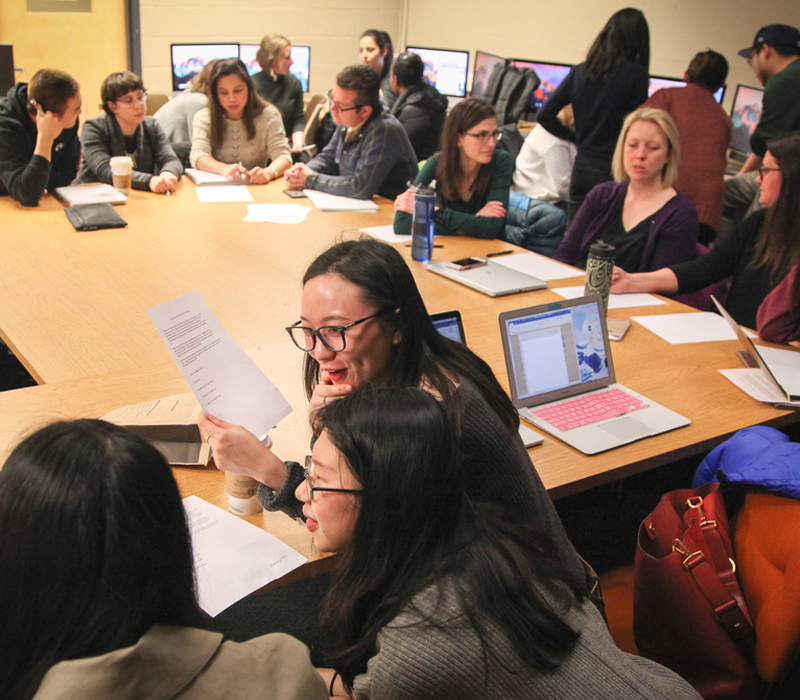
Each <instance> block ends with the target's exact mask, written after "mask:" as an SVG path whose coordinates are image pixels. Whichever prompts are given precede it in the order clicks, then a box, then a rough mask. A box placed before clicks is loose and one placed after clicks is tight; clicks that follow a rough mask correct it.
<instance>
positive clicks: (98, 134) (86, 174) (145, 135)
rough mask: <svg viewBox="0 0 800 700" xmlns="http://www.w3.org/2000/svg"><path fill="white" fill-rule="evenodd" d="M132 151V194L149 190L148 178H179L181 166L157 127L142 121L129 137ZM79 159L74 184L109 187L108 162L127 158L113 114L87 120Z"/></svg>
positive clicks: (150, 122)
mask: <svg viewBox="0 0 800 700" xmlns="http://www.w3.org/2000/svg"><path fill="white" fill-rule="evenodd" d="M133 138H134V141H135V143H136V150H135V151H134V153H133V177H132V185H133V189H135V190H145V191H147V190H149V189H150V178H152V177H153V176H155V175H160V174H161V173H162V172H164V171H165V170H166V171H167V172H171V173H172V174H173V175H175V176H176V177H178V178H180V176H181V175H183V165H181V161H180V159H179V158H178V156H177V155H175V151H174V150H172V146H171V145H170V142H169V140H168V139H167V137H166V135H165V134H164V131H163V130H162V129H161V126H160V125H159V123H158V122H157V121H156V120H155V119H154V118H153V117H145V118H144V121H142V123H141V124H140V125H139V126H138V127H136V132H135V133H134V135H133ZM81 142H82V143H83V158H82V159H81V169H80V172H79V173H78V177H77V178H75V183H76V184H80V183H84V182H105V183H106V184H109V185H110V184H112V182H113V178H112V175H111V158H112V157H114V156H124V155H128V152H127V149H126V148H125V138H124V137H123V135H122V131H121V130H120V127H119V122H118V121H117V118H116V117H115V116H114V115H113V114H103V115H101V116H99V117H95V118H94V119H90V120H89V121H87V122H86V123H85V124H84V125H83V131H82V132H81Z"/></svg>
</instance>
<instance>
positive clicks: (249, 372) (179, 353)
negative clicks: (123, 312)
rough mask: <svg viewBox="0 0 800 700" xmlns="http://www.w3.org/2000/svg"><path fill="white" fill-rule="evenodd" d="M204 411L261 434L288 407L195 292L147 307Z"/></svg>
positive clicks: (284, 413) (289, 407) (279, 393)
mask: <svg viewBox="0 0 800 700" xmlns="http://www.w3.org/2000/svg"><path fill="white" fill-rule="evenodd" d="M147 313H148V315H149V316H150V320H151V321H152V322H153V324H154V325H155V327H156V330H158V333H159V335H160V336H161V339H162V340H163V341H164V344H165V345H166V346H167V348H168V349H169V351H170V354H171V355H172V359H174V360H175V362H176V363H177V365H178V367H180V370H181V373H182V374H183V376H184V378H185V379H186V381H187V382H188V383H189V387H190V388H191V390H192V392H193V393H194V395H195V397H196V398H197V401H198V402H199V403H200V406H201V407H202V408H203V410H204V411H205V412H206V413H211V414H212V415H214V416H216V417H217V418H221V419H222V420H226V421H229V422H231V423H236V424H237V425H241V426H244V427H245V428H247V429H248V430H249V431H250V432H251V433H253V434H254V435H256V436H257V437H259V438H260V439H264V438H265V437H266V435H267V432H268V431H269V429H270V428H271V427H272V426H273V425H275V424H276V423H277V422H278V421H279V420H280V419H281V418H284V417H285V416H287V415H289V413H290V412H291V410H292V408H291V406H289V403H288V402H287V401H286V399H285V398H284V397H283V394H281V392H280V391H279V390H278V388H277V387H276V386H275V385H274V384H273V383H272V382H271V381H270V380H269V379H268V378H267V376H266V375H265V374H264V373H263V372H262V371H261V370H260V369H259V368H258V366H257V365H256V363H255V362H253V360H252V359H250V357H249V356H248V355H247V353H246V352H245V351H244V350H242V348H241V346H239V345H238V344H237V343H236V341H235V340H233V338H231V337H230V336H229V335H228V333H227V332H226V331H225V329H224V328H223V327H222V324H221V323H220V322H219V319H217V317H216V316H214V314H213V313H212V312H211V309H209V308H208V306H207V305H206V303H205V302H204V301H203V300H202V298H201V297H200V295H199V294H198V293H197V292H189V294H184V295H183V296H182V297H178V298H177V299H173V300H172V301H168V302H166V303H164V304H160V305H159V306H154V307H153V308H152V309H148V310H147Z"/></svg>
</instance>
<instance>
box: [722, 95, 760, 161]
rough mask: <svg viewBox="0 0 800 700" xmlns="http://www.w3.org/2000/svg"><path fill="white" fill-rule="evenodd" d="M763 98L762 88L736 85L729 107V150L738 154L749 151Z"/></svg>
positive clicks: (745, 154)
mask: <svg viewBox="0 0 800 700" xmlns="http://www.w3.org/2000/svg"><path fill="white" fill-rule="evenodd" d="M763 99H764V90H763V89H762V88H754V87H749V86H747V85H737V86H736V93H735V94H734V96H733V107H731V121H732V122H733V136H732V137H731V144H730V145H731V151H732V152H733V153H737V154H738V155H740V156H747V155H748V154H750V153H751V151H752V149H751V148H750V137H751V136H752V135H753V132H754V131H755V130H756V126H757V125H758V120H759V119H761V102H762V100H763Z"/></svg>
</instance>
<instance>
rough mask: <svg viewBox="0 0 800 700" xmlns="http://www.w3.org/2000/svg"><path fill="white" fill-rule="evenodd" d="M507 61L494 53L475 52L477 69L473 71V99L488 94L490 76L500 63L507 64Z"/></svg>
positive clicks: (471, 92)
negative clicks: (487, 86) (487, 87)
mask: <svg viewBox="0 0 800 700" xmlns="http://www.w3.org/2000/svg"><path fill="white" fill-rule="evenodd" d="M505 61H506V59H505V58H503V57H502V56H495V54H493V53H486V52H485V51H476V52H475V68H474V69H473V71H472V89H471V90H470V95H471V96H472V97H483V95H484V93H485V92H486V85H487V84H488V83H489V76H490V75H491V74H492V71H493V70H494V67H495V66H496V65H497V64H498V63H505Z"/></svg>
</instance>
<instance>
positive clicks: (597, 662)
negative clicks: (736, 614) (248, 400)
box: [297, 388, 700, 700]
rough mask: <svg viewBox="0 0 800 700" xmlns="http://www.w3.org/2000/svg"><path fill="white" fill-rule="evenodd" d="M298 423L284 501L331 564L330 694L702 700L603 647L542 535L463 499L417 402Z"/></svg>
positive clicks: (325, 620) (460, 480)
mask: <svg viewBox="0 0 800 700" xmlns="http://www.w3.org/2000/svg"><path fill="white" fill-rule="evenodd" d="M312 423H313V429H314V435H315V436H316V441H315V443H314V447H313V455H312V458H311V459H310V460H309V461H307V469H306V473H305V481H304V482H303V483H301V484H300V485H299V486H298V487H297V497H298V498H299V499H300V500H301V501H302V502H303V512H304V514H305V516H306V518H307V519H306V526H307V527H308V530H309V532H310V533H311V535H312V537H313V538H314V544H315V545H316V547H317V549H319V550H320V551H322V552H338V553H339V555H340V556H339V557H338V558H337V560H336V562H335V564H334V570H333V574H332V585H331V588H330V590H329V592H328V594H327V596H326V598H325V602H324V604H323V614H322V619H321V627H322V629H323V634H324V636H325V639H326V642H327V643H326V644H324V646H325V647H326V652H327V654H326V658H328V659H329V660H330V662H331V664H332V666H333V669H334V671H328V672H327V676H328V679H329V684H330V685H329V690H330V693H331V695H334V696H340V697H341V696H344V697H353V698H355V697H357V698H361V699H364V700H366V699H368V698H373V699H374V700H379V699H380V700H401V699H409V698H460V699H462V700H473V699H474V700H478V699H479V698H480V699H481V700H483V699H484V698H507V699H522V698H539V697H541V698H549V699H551V700H567V698H569V699H571V698H576V697H584V698H585V697H592V698H595V699H596V700H633V699H634V698H636V699H637V700H647V699H650V700H656V699H657V698H671V699H672V700H699V699H700V696H699V695H698V694H697V693H696V692H695V691H694V690H693V689H692V688H691V686H689V684H688V683H686V681H684V680H683V679H681V678H680V677H679V676H677V675H676V674H675V673H673V672H672V671H668V670H667V669H666V668H663V667H661V666H659V665H658V664H656V663H653V662H652V661H650V660H648V659H644V658H641V657H638V656H633V655H631V654H625V653H623V652H622V651H620V650H619V649H618V648H617V647H616V646H615V645H614V641H613V640H612V638H611V635H610V634H609V631H608V627H607V625H606V622H605V620H604V619H603V617H602V616H601V614H600V612H599V611H598V610H597V609H596V608H595V607H594V606H593V605H591V604H590V603H589V602H588V597H589V591H588V589H587V588H586V586H585V581H584V580H583V579H582V578H581V577H576V576H574V575H571V574H569V573H568V572H566V571H565V570H564V568H563V563H562V562H560V561H559V560H558V558H557V557H556V556H554V549H553V546H552V543H551V542H550V541H549V539H548V537H547V535H546V534H543V533H542V532H541V531H540V530H539V529H538V528H536V527H532V526H531V525H530V523H525V522H524V521H521V519H519V518H516V517H514V516H513V515H511V516H509V515H508V514H505V513H502V512H500V511H498V509H497V508H496V507H494V506H493V505H487V504H475V503H473V502H472V501H471V500H470V498H469V497H468V495H467V490H466V484H465V479H464V476H465V474H464V470H463V469H462V468H461V466H460V464H459V458H458V446H457V441H456V435H455V431H454V430H453V426H452V424H451V423H450V421H449V420H448V417H447V414H446V411H445V409H444V407H443V405H442V403H441V402H440V401H437V400H436V398H435V397H434V396H433V395H431V393H430V392H428V391H425V390H423V389H417V388H402V389H401V388H396V389H363V390H361V391H358V392H356V393H355V394H353V395H351V396H347V397H345V398H344V399H342V400H341V401H334V402H330V403H328V404H327V405H325V406H323V407H322V409H321V410H319V411H318V412H317V413H316V414H315V415H314V416H313V418H312ZM322 673H323V674H325V673H326V672H325V671H322Z"/></svg>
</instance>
